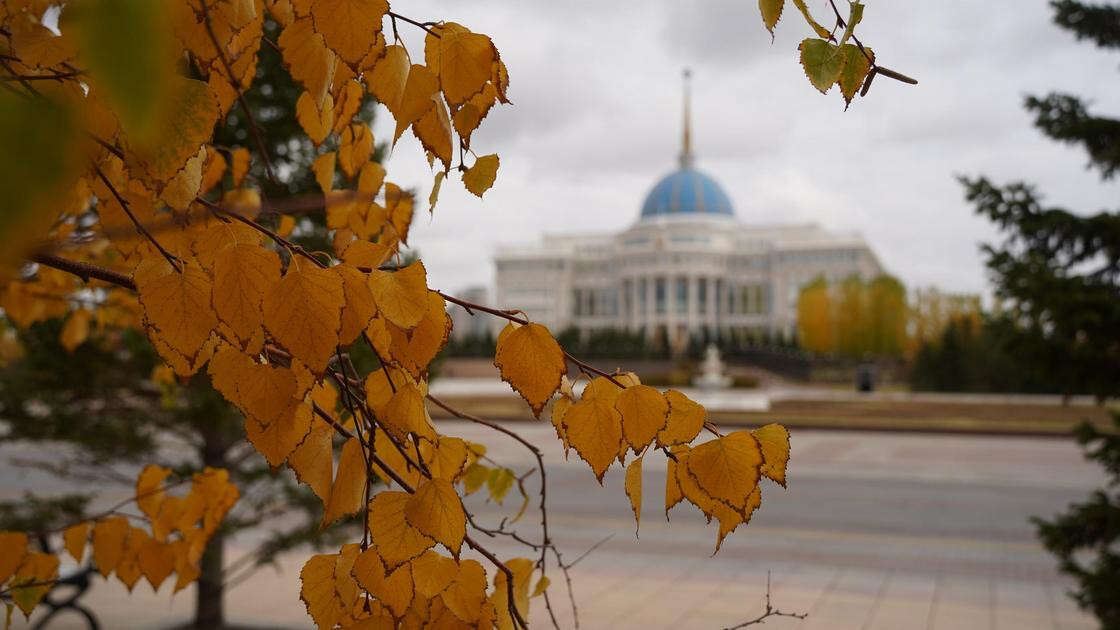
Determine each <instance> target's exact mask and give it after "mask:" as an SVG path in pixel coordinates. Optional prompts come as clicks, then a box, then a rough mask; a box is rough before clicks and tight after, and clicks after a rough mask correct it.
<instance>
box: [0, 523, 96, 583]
mask: <svg viewBox="0 0 1120 630" xmlns="http://www.w3.org/2000/svg"><path fill="white" fill-rule="evenodd" d="M88 539H89V521H82V522H81V523H75V524H73V525H71V526H70V527H67V528H66V531H64V532H62V541H63V544H64V545H65V546H66V551H67V552H69V554H70V557H72V558H74V562H77V563H78V564H81V563H82V556H83V555H85V551H86V541H87V540H88ZM3 577H4V576H3V568H2V567H0V578H3ZM3 583H4V580H3V579H0V584H3Z"/></svg>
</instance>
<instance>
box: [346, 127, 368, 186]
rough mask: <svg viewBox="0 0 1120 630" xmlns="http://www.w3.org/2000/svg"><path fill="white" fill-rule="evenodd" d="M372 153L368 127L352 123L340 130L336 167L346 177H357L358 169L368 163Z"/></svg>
mask: <svg viewBox="0 0 1120 630" xmlns="http://www.w3.org/2000/svg"><path fill="white" fill-rule="evenodd" d="M372 153H373V134H372V133H370V130H369V125H367V124H365V123H353V124H351V125H349V126H348V127H346V129H343V130H342V137H341V142H340V143H339V146H338V165H339V166H340V167H341V168H342V172H344V173H346V176H347V177H353V176H355V175H357V174H358V169H360V168H362V165H364V164H365V163H366V162H368V161H369V156H370V155H372Z"/></svg>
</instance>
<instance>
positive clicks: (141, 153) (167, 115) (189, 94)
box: [126, 76, 218, 185]
mask: <svg viewBox="0 0 1120 630" xmlns="http://www.w3.org/2000/svg"><path fill="white" fill-rule="evenodd" d="M173 82H174V85H173V87H171V90H173V93H174V94H175V97H174V98H171V99H168V105H169V107H167V108H164V109H165V111H162V112H161V115H160V116H159V118H158V120H156V122H155V127H154V129H155V130H156V131H155V132H154V133H151V134H141V135H143V136H144V138H140V137H137V138H134V140H137V141H140V140H145V139H147V138H150V139H151V140H150V141H143V142H139V143H137V144H135V145H130V146H129V151H127V152H126V154H127V161H128V162H129V166H130V168H131V169H137V170H142V172H145V173H146V174H147V176H149V177H151V178H152V179H153V180H155V181H156V182H157V183H159V184H161V185H162V184H164V183H166V182H168V181H170V180H171V178H173V177H175V174H176V173H178V172H179V171H180V170H181V169H182V168H183V166H184V165H185V164H186V163H187V160H189V159H191V158H192V157H194V156H195V154H197V153H198V150H199V149H200V148H202V145H203V144H204V143H206V142H207V141H208V140H209V139H210V137H211V136H212V135H213V133H214V123H215V122H217V120H218V104H217V101H216V100H215V98H214V94H213V92H212V91H211V89H210V86H208V85H207V84H206V83H203V82H202V81H196V80H194V79H188V78H186V77H178V76H177V77H175V78H174V80H173Z"/></svg>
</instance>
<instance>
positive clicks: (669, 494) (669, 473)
mask: <svg viewBox="0 0 1120 630" xmlns="http://www.w3.org/2000/svg"><path fill="white" fill-rule="evenodd" d="M685 448H688V447H677V448H675V449H673V450H671V451H670V452H671V453H673V454H674V457H675V456H676V453H678V452H680V451H682V450H683V449H685ZM665 464H666V474H665V520H666V521H668V520H669V510H671V509H673V507H674V506H676V505H677V504H678V503H680V502H681V501H682V500H684V493H683V492H682V491H681V484H680V482H679V481H677V466H680V463H679V462H676V461H673V459H672V458H666V462H665Z"/></svg>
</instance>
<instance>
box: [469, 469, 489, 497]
mask: <svg viewBox="0 0 1120 630" xmlns="http://www.w3.org/2000/svg"><path fill="white" fill-rule="evenodd" d="M489 478H490V469H489V468H487V467H486V466H483V465H482V464H471V465H470V466H467V469H466V471H464V472H463V493H464V494H465V495H467V496H470V495H472V494H474V493H476V492H478V491H479V490H481V489H482V486H484V485H486V481H487V480H488V479H489Z"/></svg>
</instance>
